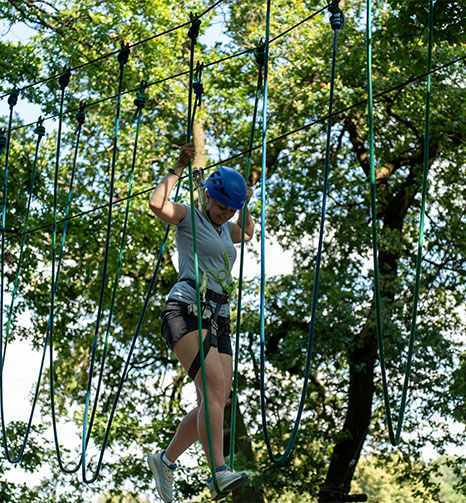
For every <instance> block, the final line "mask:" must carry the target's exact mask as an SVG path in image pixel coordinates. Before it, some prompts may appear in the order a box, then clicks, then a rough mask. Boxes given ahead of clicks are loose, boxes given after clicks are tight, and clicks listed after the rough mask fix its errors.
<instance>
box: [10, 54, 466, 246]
mask: <svg viewBox="0 0 466 503" xmlns="http://www.w3.org/2000/svg"><path fill="white" fill-rule="evenodd" d="M460 61H466V55H465V56H461V57H459V58H456V59H455V60H453V61H450V62H449V63H445V64H444V65H440V66H438V67H436V68H434V69H433V70H432V71H431V72H426V73H423V74H422V75H418V76H416V77H410V78H409V79H408V80H407V81H405V82H403V83H401V84H397V85H396V86H393V87H391V88H389V89H386V90H384V91H380V92H378V93H376V94H374V98H375V99H377V98H380V97H382V96H385V95H386V94H389V93H391V92H393V91H396V90H398V89H401V88H402V87H405V86H407V85H409V84H411V83H413V82H416V81H418V80H422V79H423V78H424V77H426V76H427V75H429V73H430V74H433V73H436V72H439V71H440V70H444V69H445V68H448V67H449V66H452V65H454V64H455V63H458V62H460ZM366 103H367V100H360V101H358V102H356V103H353V104H352V105H349V106H347V107H345V108H342V109H340V110H337V111H336V112H333V113H332V115H331V116H329V115H325V116H322V117H320V118H319V119H316V120H315V121H312V122H309V123H308V124H305V125H304V126H301V127H299V128H297V129H293V130H291V131H288V132H287V133H284V134H282V135H279V136H276V137H274V138H271V139H270V140H268V141H267V144H271V143H274V142H277V141H279V140H281V139H283V138H287V137H288V136H291V135H294V134H296V133H299V132H301V131H304V130H306V129H309V128H311V127H312V126H315V125H317V124H320V123H322V122H324V121H326V120H328V119H330V118H335V117H337V116H339V115H341V114H342V113H345V112H348V111H349V110H352V109H354V108H357V107H360V106H362V105H365V104H366ZM260 148H262V144H260V145H256V146H254V147H252V148H250V149H248V150H244V151H242V152H238V153H237V154H234V155H232V156H230V157H228V158H226V159H221V160H220V161H217V162H215V163H213V164H210V165H209V166H206V168H204V169H205V171H208V170H210V169H212V168H215V167H217V166H220V165H223V164H226V163H227V162H230V161H232V160H234V159H237V158H238V157H242V156H243V155H246V154H248V153H250V152H254V151H255V150H258V149H260ZM187 176H188V175H185V176H184V177H182V178H185V177H187ZM154 188H155V186H154V185H151V186H150V187H149V188H147V189H143V190H141V191H139V192H135V193H134V194H132V195H131V196H130V197H129V198H128V197H123V198H121V199H115V201H113V202H112V204H119V203H121V202H123V201H126V200H127V199H132V198H135V197H139V196H141V195H143V194H147V193H148V192H151V191H152V190H154ZM108 206H109V204H108V203H105V204H102V205H100V206H96V207H95V208H91V209H90V210H87V211H83V212H81V213H77V214H76V215H71V216H70V217H68V218H64V219H62V220H57V224H58V223H63V222H65V221H66V220H73V219H75V218H78V217H81V216H84V215H88V214H90V213H93V212H96V211H99V210H101V209H104V208H107V207H108ZM51 225H52V224H51V223H48V224H44V225H42V226H40V227H35V228H33V229H30V230H28V231H27V232H26V233H21V234H15V235H14V236H9V237H7V238H6V239H7V240H11V239H15V238H18V237H21V236H23V234H30V233H33V232H37V231H39V230H43V229H46V228H48V227H50V226H51Z"/></svg>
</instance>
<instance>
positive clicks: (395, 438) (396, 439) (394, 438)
mask: <svg viewBox="0 0 466 503" xmlns="http://www.w3.org/2000/svg"><path fill="white" fill-rule="evenodd" d="M371 11H372V5H371V0H367V28H366V33H367V85H368V101H367V102H368V123H369V124H368V125H369V155H370V193H371V217H372V242H373V260H374V286H375V307H376V328H377V342H378V348H379V359H380V367H381V373H382V384H383V398H384V404H385V413H386V420H387V427H388V433H389V438H390V442H391V443H392V445H394V446H397V445H398V444H399V443H400V437H401V431H402V427H403V419H404V414H405V410H406V402H407V395H408V386H409V378H410V375H411V366H412V359H413V353H414V339H415V335H416V318H417V307H418V301H419V289H420V278H421V266H422V247H423V239H424V216H425V206H426V196H427V181H428V173H429V126H430V95H431V69H432V47H433V30H434V27H433V0H430V4H429V17H428V27H429V31H428V54H427V85H426V94H425V101H426V108H425V131H424V161H423V173H422V200H421V214H420V221H419V242H418V252H417V258H416V278H415V284H414V294H413V306H412V317H411V329H410V335H409V342H408V355H407V359H406V360H407V361H406V370H405V377H404V383H403V388H402V396H401V402H400V408H399V413H398V422H397V427H396V432H395V431H394V428H393V424H392V413H391V407H390V397H389V394H388V382H387V372H386V365H385V354H384V337H383V326H382V315H381V309H382V307H381V293H380V277H379V263H378V242H377V241H378V240H377V208H376V192H377V190H376V185H375V183H376V180H375V167H374V165H375V162H374V161H375V159H374V130H373V106H372V70H371V64H372V15H371Z"/></svg>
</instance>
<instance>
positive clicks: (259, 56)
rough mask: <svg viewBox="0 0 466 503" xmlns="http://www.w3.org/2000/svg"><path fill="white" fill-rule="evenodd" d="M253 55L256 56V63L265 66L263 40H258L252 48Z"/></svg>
mask: <svg viewBox="0 0 466 503" xmlns="http://www.w3.org/2000/svg"><path fill="white" fill-rule="evenodd" d="M254 57H255V58H256V63H257V64H258V65H259V66H260V67H264V66H265V43H264V41H263V40H260V41H259V44H258V45H257V47H256V48H255V49H254Z"/></svg>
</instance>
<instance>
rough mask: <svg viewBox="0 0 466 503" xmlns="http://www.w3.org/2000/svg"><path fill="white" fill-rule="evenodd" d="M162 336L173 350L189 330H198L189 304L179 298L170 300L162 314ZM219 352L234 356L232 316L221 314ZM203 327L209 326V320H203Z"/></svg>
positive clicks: (218, 319) (218, 320) (218, 321)
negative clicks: (189, 310)
mask: <svg viewBox="0 0 466 503" xmlns="http://www.w3.org/2000/svg"><path fill="white" fill-rule="evenodd" d="M160 319H161V320H162V336H163V338H164V339H165V342H166V344H167V346H168V347H169V348H170V349H171V350H172V351H173V347H174V346H175V344H176V343H177V342H178V341H179V340H180V339H181V338H182V337H184V336H185V335H186V334H187V333H189V332H194V331H196V330H198V326H197V316H194V315H193V314H189V313H188V304H186V303H185V302H180V301H178V300H168V301H167V303H166V304H165V307H164V308H163V311H162V314H161V315H160ZM217 323H218V352H219V353H224V354H227V355H230V356H232V355H233V350H232V347H231V339H230V335H231V329H230V318H229V317H225V316H219V317H218V318H217ZM202 328H204V329H206V330H207V329H208V328H209V321H208V320H202Z"/></svg>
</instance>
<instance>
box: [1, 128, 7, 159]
mask: <svg viewBox="0 0 466 503" xmlns="http://www.w3.org/2000/svg"><path fill="white" fill-rule="evenodd" d="M5 147H6V136H5V132H4V131H3V129H2V130H0V154H2V153H3V151H4V150H5Z"/></svg>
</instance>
